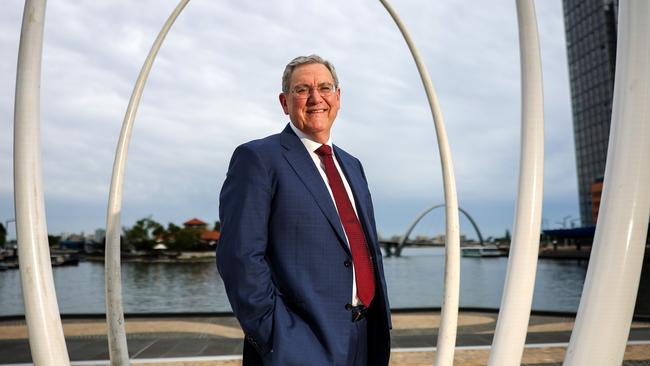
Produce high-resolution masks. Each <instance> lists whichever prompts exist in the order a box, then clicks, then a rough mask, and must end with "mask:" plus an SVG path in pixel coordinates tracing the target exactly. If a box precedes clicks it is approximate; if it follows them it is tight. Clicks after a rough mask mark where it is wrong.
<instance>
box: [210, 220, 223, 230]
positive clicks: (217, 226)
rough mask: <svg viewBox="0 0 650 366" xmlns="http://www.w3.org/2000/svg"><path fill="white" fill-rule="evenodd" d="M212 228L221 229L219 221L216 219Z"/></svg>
mask: <svg viewBox="0 0 650 366" xmlns="http://www.w3.org/2000/svg"><path fill="white" fill-rule="evenodd" d="M212 230H214V231H221V221H219V220H217V221H216V222H215V223H214V229H212Z"/></svg>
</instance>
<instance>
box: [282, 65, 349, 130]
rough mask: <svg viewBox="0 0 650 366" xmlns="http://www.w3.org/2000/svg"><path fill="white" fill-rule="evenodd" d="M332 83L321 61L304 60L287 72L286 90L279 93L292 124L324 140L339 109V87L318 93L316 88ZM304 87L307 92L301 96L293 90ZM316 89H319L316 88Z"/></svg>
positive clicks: (330, 75)
mask: <svg viewBox="0 0 650 366" xmlns="http://www.w3.org/2000/svg"><path fill="white" fill-rule="evenodd" d="M328 85H334V79H333V78H332V74H331V73H330V71H329V70H328V69H327V67H325V65H322V64H306V65H301V66H298V67H296V68H295V69H294V70H293V74H292V75H291V82H290V83H289V92H287V93H281V94H280V104H282V109H283V110H284V113H285V114H288V115H289V118H290V119H291V123H293V125H294V126H296V128H298V129H299V130H300V131H302V132H303V133H305V134H306V135H307V136H310V137H312V138H313V139H314V140H315V141H317V142H320V143H325V142H327V140H328V139H329V135H330V129H331V128H332V124H333V123H334V119H336V114H337V113H338V111H339V106H340V105H339V103H340V97H341V91H340V90H339V89H338V88H337V89H336V91H335V92H332V93H329V94H327V93H325V94H324V95H321V94H323V93H321V92H320V91H322V90H324V89H323V88H324V87H325V88H326V87H327V86H328ZM305 87H306V88H308V89H309V92H308V95H304V96H301V95H299V94H298V93H295V92H294V91H295V90H298V89H303V90H304V88H305ZM319 90H320V91H319Z"/></svg>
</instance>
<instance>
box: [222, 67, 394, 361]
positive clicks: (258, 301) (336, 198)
mask: <svg viewBox="0 0 650 366" xmlns="http://www.w3.org/2000/svg"><path fill="white" fill-rule="evenodd" d="M340 96H341V90H340V89H339V82H338V78H337V76H336V71H335V69H334V67H333V65H332V64H331V63H329V62H328V61H325V60H323V59H322V58H320V57H319V56H316V55H311V56H301V57H297V58H295V59H294V60H292V61H291V62H290V63H289V64H288V65H287V67H286V68H285V71H284V74H283V76H282V93H281V94H280V104H281V105H282V109H283V110H284V113H285V114H287V115H289V119H290V121H291V122H290V123H289V124H288V125H287V126H286V128H285V129H284V130H283V131H282V132H281V133H279V134H276V135H272V136H269V137H266V138H263V139H260V140H254V141H251V142H248V143H246V144H243V145H241V146H239V147H238V148H237V149H236V150H235V152H234V153H233V156H232V159H231V161H230V166H229V168H228V173H227V177H226V180H225V182H224V185H223V188H222V190H221V196H220V205H219V216H220V220H221V225H222V226H221V238H220V240H219V244H218V246H217V266H218V269H219V273H220V274H221V277H222V279H223V282H224V284H225V287H226V292H227V294H228V299H229V300H230V304H231V305H232V309H233V311H234V313H235V315H236V317H237V319H238V320H239V322H240V324H241V327H242V329H243V330H244V333H245V341H244V365H278V366H298V365H299V366H306V365H310V366H311V365H314V366H318V365H328V366H329V365H337V366H339V365H340V366H366V365H371V366H383V365H387V364H388V359H389V356H390V334H389V329H390V324H391V323H390V309H389V305H388V296H387V293H386V283H385V281H384V275H383V265H382V258H381V251H380V249H379V245H378V241H377V230H376V227H375V219H374V212H373V208H372V202H371V197H370V192H369V190H368V185H367V182H366V177H365V175H364V172H363V168H362V167H361V163H360V162H359V160H357V159H356V158H354V157H353V156H352V155H350V154H348V153H346V152H345V151H343V150H341V149H340V148H338V147H337V146H335V145H332V141H331V136H330V129H331V127H332V124H333V123H334V120H335V118H336V115H337V113H338V110H339V105H340V104H339V103H340Z"/></svg>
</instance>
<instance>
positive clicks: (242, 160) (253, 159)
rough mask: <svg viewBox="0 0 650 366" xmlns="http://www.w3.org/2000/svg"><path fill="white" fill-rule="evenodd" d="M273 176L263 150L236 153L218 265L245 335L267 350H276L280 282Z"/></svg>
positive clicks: (222, 205)
mask: <svg viewBox="0 0 650 366" xmlns="http://www.w3.org/2000/svg"><path fill="white" fill-rule="evenodd" d="M271 198H272V191H271V179H270V177H269V174H268V172H267V170H266V167H265V166H264V164H263V162H262V160H261V159H260V157H259V155H258V152H256V151H254V150H253V149H252V148H251V147H249V146H247V145H242V146H240V147H238V148H237V149H236V150H235V152H234V153H233V156H232V159H231V160H230V166H229V168H228V174H227V177H226V181H225V182H224V184H223V188H222V189H221V195H220V200H219V217H220V220H221V238H220V239H219V243H218V245H217V268H218V269H219V274H220V275H221V278H222V279H223V282H224V284H225V287H226V293H227V294H228V299H229V300H230V304H231V305H232V308H233V311H234V313H235V315H236V316H237V319H238V320H239V322H240V324H241V326H242V328H243V330H244V332H245V333H246V339H247V340H248V341H249V342H250V343H251V344H252V345H253V346H254V347H255V348H256V349H257V350H258V352H259V353H260V354H262V355H263V354H266V353H268V352H269V351H271V348H272V330H273V310H274V307H275V286H274V285H273V282H272V280H271V270H270V268H269V265H268V262H267V259H266V247H267V245H268V222H269V215H270V205H271Z"/></svg>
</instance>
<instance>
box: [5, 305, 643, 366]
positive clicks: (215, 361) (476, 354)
mask: <svg viewBox="0 0 650 366" xmlns="http://www.w3.org/2000/svg"><path fill="white" fill-rule="evenodd" d="M496 317H497V314H496V313H494V312H485V311H461V313H460V317H459V327H458V338H457V349H456V353H455V362H454V365H457V366H478V365H485V364H486V363H487V358H488V354H489V347H490V344H491V343H492V337H493V333H494V329H495V325H496ZM573 321H574V319H573V317H571V316H563V315H533V316H532V317H531V320H530V324H529V327H528V336H527V339H526V344H527V346H526V349H525V352H524V357H523V360H522V364H524V365H529V366H533V365H535V366H541V365H544V366H551V365H561V362H562V360H563V359H564V354H565V351H566V344H567V342H568V341H569V337H570V335H571V329H572V328H573ZM439 322H440V316H439V313H438V312H434V311H433V310H416V311H394V312H393V330H392V348H393V349H392V353H391V366H416V365H432V364H433V359H434V356H435V352H434V351H435V350H434V347H435V344H436V336H437V331H438V329H437V326H438V324H439ZM63 327H64V333H65V336H66V343H67V347H68V353H69V355H70V358H71V360H72V361H73V365H84V366H95V365H97V366H99V365H107V364H108V361H107V360H108V359H109V355H108V345H107V339H106V323H105V320H104V319H103V318H102V317H99V316H84V317H76V316H75V317H64V319H63ZM126 331H127V334H128V344H129V353H130V355H131V359H132V360H133V361H132V363H133V364H147V365H150V366H152V365H160V366H163V365H164V366H207V365H215V366H216V365H218V366H235V365H241V351H242V340H241V339H242V337H243V333H242V331H241V329H240V328H239V325H238V323H237V321H236V320H235V319H234V318H233V317H232V316H231V315H228V314H207V315H203V314H201V315H198V314H186V315H155V316H129V317H127V319H126ZM603 336H606V335H603ZM625 360H626V361H625V363H624V364H625V365H630V366H640V365H649V366H650V322H640V321H637V322H634V323H633V325H632V330H631V332H630V337H629V342H628V346H627V349H626V353H625ZM29 363H31V356H30V352H29V342H28V337H27V328H26V326H25V321H24V320H23V319H12V318H4V319H3V318H0V365H24V364H29Z"/></svg>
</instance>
